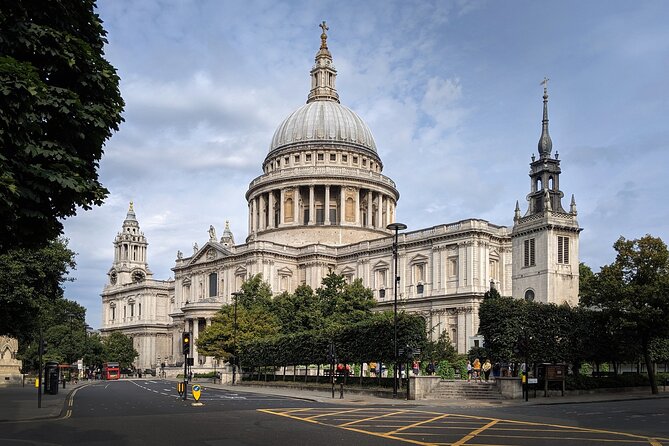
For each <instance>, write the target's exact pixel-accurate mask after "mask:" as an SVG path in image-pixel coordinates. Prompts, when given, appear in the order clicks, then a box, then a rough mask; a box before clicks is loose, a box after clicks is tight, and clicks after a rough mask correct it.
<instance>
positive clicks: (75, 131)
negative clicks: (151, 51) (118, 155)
mask: <svg viewBox="0 0 669 446" xmlns="http://www.w3.org/2000/svg"><path fill="white" fill-rule="evenodd" d="M105 35H106V32H105V30H104V29H103V28H102V21H101V20H100V18H99V17H98V15H97V14H95V2H94V0H60V1H57V2H42V1H37V0H15V1H7V2H3V5H2V8H0V148H1V151H0V234H1V235H0V250H1V251H3V252H4V251H6V250H8V249H13V248H15V247H31V246H41V245H43V244H44V243H46V242H47V241H48V240H51V239H53V238H55V237H57V236H58V235H60V234H61V232H62V223H61V219H63V218H65V217H69V216H72V215H74V214H75V213H76V208H77V207H82V208H84V209H90V207H91V206H92V205H100V204H102V200H103V199H104V198H105V197H106V196H107V194H108V191H107V190H106V189H105V188H104V187H103V186H102V185H101V184H100V182H99V181H98V173H97V169H98V166H99V161H100V159H101V157H102V153H103V145H104V143H105V141H106V140H107V139H108V138H109V137H110V136H111V133H112V131H113V130H118V125H119V124H120V123H121V121H122V118H121V112H122V110H123V105H124V104H123V100H122V98H121V95H120V92H119V77H118V75H117V74H116V70H115V69H114V67H112V66H111V65H110V64H109V62H107V61H106V60H105V59H104V57H103V54H104V51H103V46H104V44H105V43H106V39H105Z"/></svg>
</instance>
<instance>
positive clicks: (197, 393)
mask: <svg viewBox="0 0 669 446" xmlns="http://www.w3.org/2000/svg"><path fill="white" fill-rule="evenodd" d="M201 391H202V389H201V388H200V386H199V385H198V384H193V398H195V401H199V400H200V392H201Z"/></svg>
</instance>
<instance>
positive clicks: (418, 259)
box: [409, 254, 428, 265]
mask: <svg viewBox="0 0 669 446" xmlns="http://www.w3.org/2000/svg"><path fill="white" fill-rule="evenodd" d="M427 261H428V258H427V256H426V255H423V254H416V255H415V256H413V257H412V258H411V260H410V261H409V264H411V265H414V264H416V263H427Z"/></svg>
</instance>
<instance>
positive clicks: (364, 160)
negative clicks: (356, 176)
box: [362, 158, 367, 166]
mask: <svg viewBox="0 0 669 446" xmlns="http://www.w3.org/2000/svg"><path fill="white" fill-rule="evenodd" d="M362 165H363V166H367V160H366V159H364V158H363V159H362Z"/></svg>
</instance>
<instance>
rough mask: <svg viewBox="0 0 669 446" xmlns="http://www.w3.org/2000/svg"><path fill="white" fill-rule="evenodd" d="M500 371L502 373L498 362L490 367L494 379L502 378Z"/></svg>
mask: <svg viewBox="0 0 669 446" xmlns="http://www.w3.org/2000/svg"><path fill="white" fill-rule="evenodd" d="M501 371H502V364H500V363H499V361H497V362H496V363H495V365H493V366H492V376H494V377H495V378H497V377H498V376H502V375H501Z"/></svg>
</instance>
